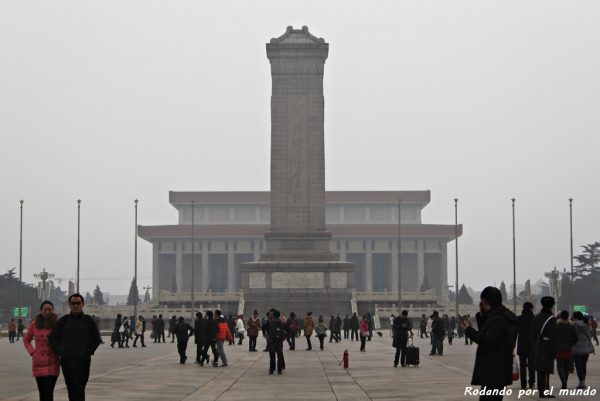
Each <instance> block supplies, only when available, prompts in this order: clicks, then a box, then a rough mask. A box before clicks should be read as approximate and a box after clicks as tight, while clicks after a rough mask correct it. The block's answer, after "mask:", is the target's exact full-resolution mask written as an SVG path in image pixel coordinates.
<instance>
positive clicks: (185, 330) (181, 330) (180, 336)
mask: <svg viewBox="0 0 600 401" xmlns="http://www.w3.org/2000/svg"><path fill="white" fill-rule="evenodd" d="M173 332H174V333H175V337H177V342H178V343H187V342H188V339H189V338H190V336H191V335H193V334H194V329H193V328H192V326H190V325H189V324H187V323H186V322H177V324H176V325H175V327H174V328H173Z"/></svg>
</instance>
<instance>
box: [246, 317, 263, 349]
mask: <svg viewBox="0 0 600 401" xmlns="http://www.w3.org/2000/svg"><path fill="white" fill-rule="evenodd" d="M260 328H261V326H260V318H259V317H258V311H257V310H255V311H254V313H253V314H252V316H250V318H249V319H248V350H249V351H250V352H256V338H257V337H258V333H259V332H260V331H261V329H260Z"/></svg>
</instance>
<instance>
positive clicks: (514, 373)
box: [512, 355, 519, 382]
mask: <svg viewBox="0 0 600 401" xmlns="http://www.w3.org/2000/svg"><path fill="white" fill-rule="evenodd" d="M512 380H513V381H514V382H515V381H517V380H519V362H517V358H516V357H515V356H514V355H513V369H512Z"/></svg>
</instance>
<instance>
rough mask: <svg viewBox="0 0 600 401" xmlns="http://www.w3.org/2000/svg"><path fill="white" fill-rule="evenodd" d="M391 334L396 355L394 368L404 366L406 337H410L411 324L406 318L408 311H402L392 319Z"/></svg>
mask: <svg viewBox="0 0 600 401" xmlns="http://www.w3.org/2000/svg"><path fill="white" fill-rule="evenodd" d="M392 334H393V336H394V347H396V355H395V357H394V367H396V366H398V359H400V364H401V365H402V366H403V367H404V366H406V346H407V345H408V337H409V336H410V337H412V335H413V332H412V324H411V323H410V319H409V318H408V311H407V310H403V311H402V313H401V314H400V316H398V317H397V318H395V319H394V324H393V325H392Z"/></svg>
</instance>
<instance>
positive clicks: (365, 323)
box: [359, 315, 369, 352]
mask: <svg viewBox="0 0 600 401" xmlns="http://www.w3.org/2000/svg"><path fill="white" fill-rule="evenodd" d="M359 330H360V352H366V350H365V345H366V344H367V338H369V317H368V316H367V315H363V317H362V320H361V321H360V326H359Z"/></svg>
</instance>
